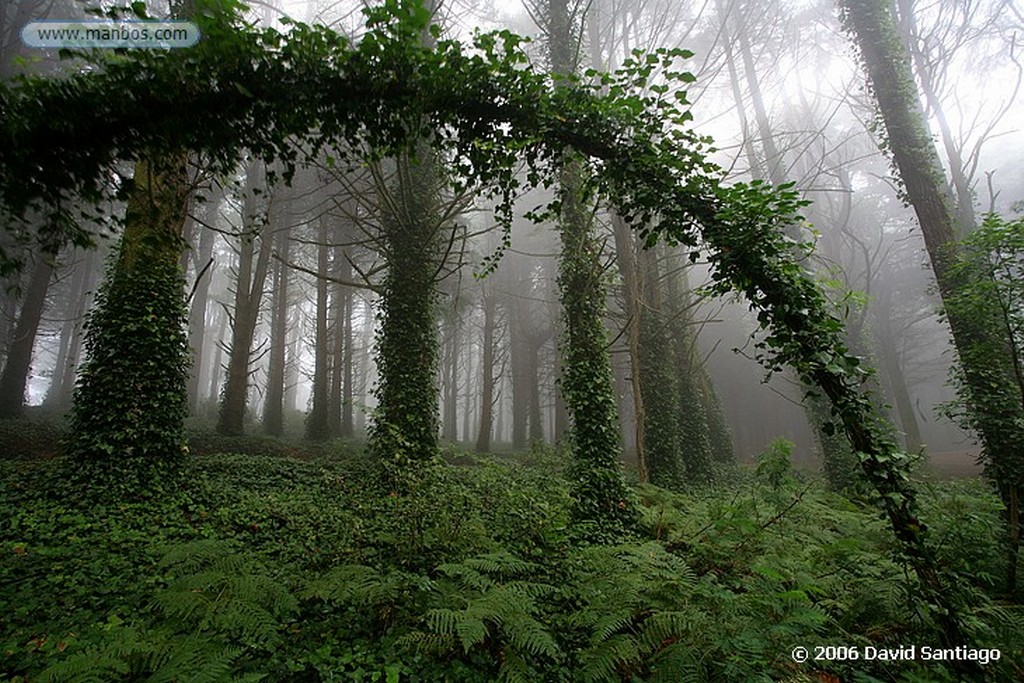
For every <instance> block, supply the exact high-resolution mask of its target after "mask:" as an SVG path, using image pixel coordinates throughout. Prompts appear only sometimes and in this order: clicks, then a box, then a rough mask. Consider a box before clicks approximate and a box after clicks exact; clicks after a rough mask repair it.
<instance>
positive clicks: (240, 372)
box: [217, 163, 274, 435]
mask: <svg viewBox="0 0 1024 683" xmlns="http://www.w3.org/2000/svg"><path fill="white" fill-rule="evenodd" d="M264 177H265V174H264V168H263V165H262V163H257V164H255V165H254V166H253V167H251V168H250V169H249V172H248V174H247V177H246V193H245V201H244V202H243V207H242V212H243V213H242V225H243V230H244V234H243V236H242V243H241V245H239V259H238V280H237V282H236V283H235V310H234V320H233V322H234V324H233V326H232V329H231V347H230V355H229V356H228V370H227V379H226V380H225V383H224V396H223V399H222V401H221V407H220V419H219V420H218V422H217V431H218V432H219V433H221V434H228V435H238V434H241V433H242V432H243V431H244V430H245V412H246V405H247V403H248V400H249V377H250V370H249V368H250V365H251V363H252V342H253V335H254V334H255V332H256V323H257V321H258V320H259V315H260V303H261V302H262V300H263V288H264V285H265V284H266V280H267V270H268V268H269V266H270V253H271V244H272V242H273V237H272V235H273V232H272V230H271V228H273V227H274V226H272V225H270V223H271V222H273V221H272V220H271V218H272V211H273V207H267V218H268V223H267V224H264V225H263V226H262V229H258V228H257V221H258V220H259V219H258V214H259V208H258V205H257V201H256V199H257V196H258V195H257V191H258V190H262V191H264V192H265V191H266V190H265V189H263V187H262V186H263V185H265V183H264ZM258 230H259V233H260V234H259V235H257V231H258ZM257 236H258V237H259V240H260V246H259V251H258V253H257V252H256V249H255V241H256V238H257ZM254 261H255V263H254Z"/></svg>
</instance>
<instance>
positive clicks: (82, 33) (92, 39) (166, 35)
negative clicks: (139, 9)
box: [21, 20, 200, 48]
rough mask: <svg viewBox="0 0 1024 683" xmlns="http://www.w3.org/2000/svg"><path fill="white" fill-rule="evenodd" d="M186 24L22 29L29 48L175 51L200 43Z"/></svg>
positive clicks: (54, 24)
mask: <svg viewBox="0 0 1024 683" xmlns="http://www.w3.org/2000/svg"><path fill="white" fill-rule="evenodd" d="M199 38H200V33H199V27H198V26H196V25H195V24H193V23H191V22H188V21H108V20H96V21H92V20H78V21H33V22H30V23H28V24H25V27H24V28H23V29H21V40H22V42H23V43H25V45H27V46H28V47H37V48H53V47H57V48H60V47H107V48H124V47H127V48H177V47H192V46H193V45H195V44H196V43H198V42H199Z"/></svg>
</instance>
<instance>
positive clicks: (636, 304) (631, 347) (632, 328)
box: [612, 212, 651, 482]
mask: <svg viewBox="0 0 1024 683" xmlns="http://www.w3.org/2000/svg"><path fill="white" fill-rule="evenodd" d="M612 232H613V235H614V237H615V262H616V264H618V266H619V275H620V276H621V277H622V285H623V290H624V291H623V293H622V300H623V309H624V310H625V313H626V349H627V350H628V352H629V370H630V372H629V382H630V390H631V393H632V395H633V417H634V422H635V437H634V438H635V442H636V467H637V472H638V474H639V479H640V481H641V482H648V481H651V472H650V468H649V467H648V464H647V448H646V444H645V443H644V423H645V419H644V418H645V408H644V394H643V389H642V388H641V384H640V316H641V310H642V306H641V300H640V283H639V276H638V272H637V271H638V268H637V262H636V249H635V244H636V236H635V235H634V233H633V230H632V229H630V227H629V226H628V225H627V224H626V221H624V220H623V219H622V216H619V215H618V214H616V213H614V212H613V213H612Z"/></svg>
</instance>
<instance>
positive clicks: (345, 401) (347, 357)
mask: <svg viewBox="0 0 1024 683" xmlns="http://www.w3.org/2000/svg"><path fill="white" fill-rule="evenodd" d="M341 277H342V278H344V279H345V280H350V279H351V278H352V264H351V263H349V262H348V259H345V262H344V263H343V264H342V270H341ZM352 296H353V294H352V288H351V287H345V288H344V292H343V300H344V305H343V307H342V313H341V314H342V325H341V329H340V330H338V332H339V333H340V334H341V335H342V345H343V346H344V352H343V354H342V358H341V374H342V378H341V379H342V384H341V436H343V437H345V438H352V437H353V436H355V427H354V422H353V417H354V415H353V411H354V406H353V405H352V399H353V396H352V394H353V387H352V363H353V358H354V355H353V349H352Z"/></svg>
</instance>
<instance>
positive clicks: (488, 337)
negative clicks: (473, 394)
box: [476, 281, 497, 453]
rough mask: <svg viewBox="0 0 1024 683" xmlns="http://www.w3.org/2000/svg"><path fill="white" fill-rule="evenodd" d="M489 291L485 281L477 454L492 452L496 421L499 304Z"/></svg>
mask: <svg viewBox="0 0 1024 683" xmlns="http://www.w3.org/2000/svg"><path fill="white" fill-rule="evenodd" d="M488 289H489V288H488V286H487V283H486V281H485V282H484V285H483V293H482V298H483V301H482V305H483V309H484V329H483V339H482V346H483V349H481V354H482V355H481V359H480V377H481V393H480V426H479V429H478V431H477V438H476V451H477V453H486V452H488V451H489V450H491V431H492V429H493V421H494V326H495V318H496V317H497V302H496V301H495V297H494V293H493V292H489V291H488Z"/></svg>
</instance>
